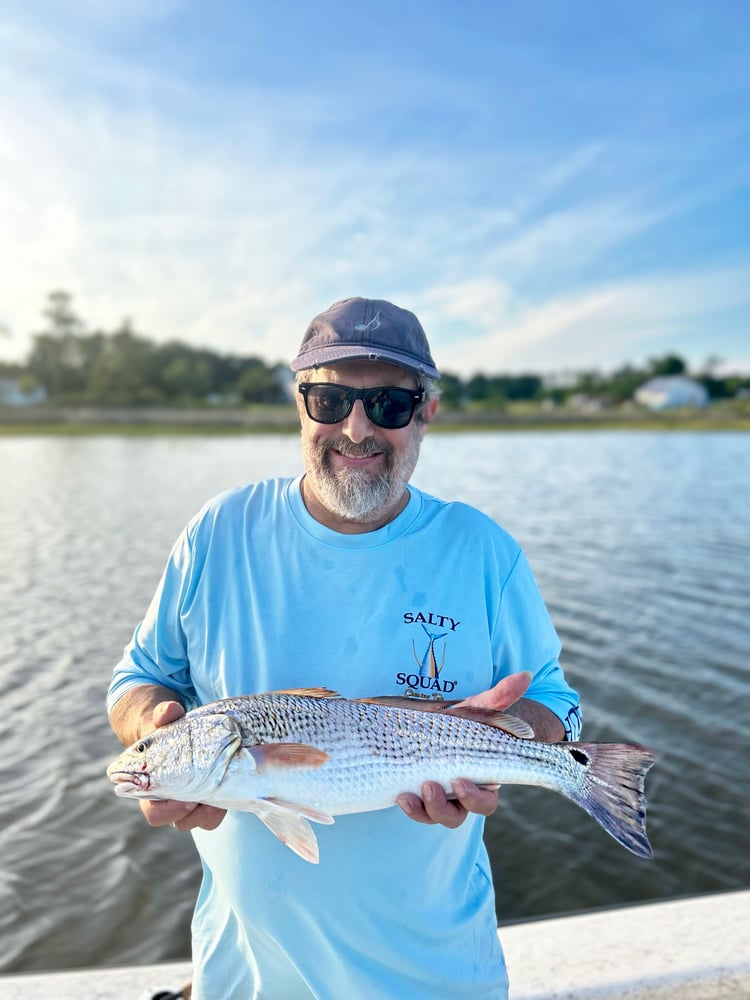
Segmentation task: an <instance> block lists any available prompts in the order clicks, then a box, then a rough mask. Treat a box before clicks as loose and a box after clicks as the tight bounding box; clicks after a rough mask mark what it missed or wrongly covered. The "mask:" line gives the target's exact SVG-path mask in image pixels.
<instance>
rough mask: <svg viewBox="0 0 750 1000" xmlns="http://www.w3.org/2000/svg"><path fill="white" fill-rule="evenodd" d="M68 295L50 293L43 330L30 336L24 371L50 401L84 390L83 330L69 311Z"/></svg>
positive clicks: (75, 316)
mask: <svg viewBox="0 0 750 1000" xmlns="http://www.w3.org/2000/svg"><path fill="white" fill-rule="evenodd" d="M72 302H73V300H72V297H71V296H70V295H69V294H68V292H64V291H55V292H50V294H49V296H48V299H47V306H46V308H45V309H44V312H43V314H44V316H45V317H46V318H47V328H46V329H45V330H42V331H41V332H40V333H36V334H34V337H33V341H32V348H31V353H30V355H29V361H28V366H27V367H28V370H29V373H30V374H31V375H33V376H34V378H35V379H36V380H37V381H38V382H39V383H40V384H41V385H43V386H44V388H45V389H46V390H47V393H48V395H50V396H51V397H59V396H64V395H66V394H70V393H75V392H81V391H82V390H83V389H84V388H85V384H86V375H85V371H84V362H85V352H84V350H83V345H82V339H83V337H84V335H85V327H84V324H83V323H82V321H81V320H80V319H79V318H78V316H77V315H76V314H75V312H74V311H73V305H72Z"/></svg>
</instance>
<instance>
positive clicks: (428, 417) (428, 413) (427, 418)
mask: <svg viewBox="0 0 750 1000" xmlns="http://www.w3.org/2000/svg"><path fill="white" fill-rule="evenodd" d="M439 405H440V400H439V399H430V400H428V401H427V402H426V403H425V404H424V406H423V407H422V409H421V410H420V412H419V419H420V421H421V423H423V424H431V423H432V421H433V420H434V419H435V414H436V413H437V411H438V406H439Z"/></svg>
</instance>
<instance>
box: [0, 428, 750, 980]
mask: <svg viewBox="0 0 750 1000" xmlns="http://www.w3.org/2000/svg"><path fill="white" fill-rule="evenodd" d="M748 459H750V438H749V437H747V436H745V435H742V434H731V433H727V434H695V435H694V434H677V433H673V434H660V433H653V434H651V433H634V434H630V433H627V432H613V433H605V432H601V433H588V434H577V433H564V434H556V433H550V434H545V433H534V434H520V433H519V434H513V435H502V434H478V435H472V434H461V435H455V436H452V435H440V436H438V435H434V436H433V437H431V438H430V437H428V438H427V440H426V442H425V445H424V448H423V453H422V458H421V460H420V465H419V468H418V472H417V475H416V476H415V482H416V484H417V485H419V486H421V487H422V488H424V489H426V490H428V491H430V492H433V493H436V494H438V495H441V496H444V497H446V498H461V499H463V500H467V501H469V502H471V503H473V504H475V505H476V506H478V507H480V508H482V509H483V510H485V511H486V512H487V513H489V514H491V515H492V516H493V517H495V518H496V519H497V520H499V521H500V522H501V523H502V524H503V525H504V526H505V527H507V528H508V529H509V530H510V531H511V532H512V533H513V534H514V535H515V536H516V538H517V539H518V540H519V541H520V542H521V544H522V545H523V546H524V548H525V549H526V551H527V553H528V555H529V557H530V560H531V564H532V566H533V567H534V570H535V572H536V575H537V579H538V581H539V584H540V587H541V589H542V592H543V594H544V596H545V598H546V600H547V603H548V606H549V608H550V611H551V613H552V616H553V619H554V620H555V623H556V625H557V627H558V630H559V632H560V633H561V637H562V639H563V643H564V663H565V667H566V671H567V673H568V675H569V677H570V678H571V680H572V682H573V683H574V685H576V686H577V687H578V689H579V691H580V693H581V695H582V698H583V704H584V710H585V736H586V738H587V739H594V740H623V739H625V740H628V741H630V742H642V743H646V744H648V745H649V746H651V747H653V748H654V749H655V750H656V751H657V753H658V755H659V760H658V764H657V766H656V767H655V768H654V770H653V771H652V772H651V775H650V776H649V780H648V792H649V831H650V835H651V839H652V843H653V845H654V848H655V851H656V858H655V860H654V861H651V862H647V861H642V860H639V859H637V858H634V857H632V856H631V855H629V854H628V853H627V852H626V851H625V850H624V849H622V848H620V847H619V846H618V845H617V844H615V843H614V841H612V840H611V839H610V838H608V837H607V836H606V835H605V834H604V833H603V832H602V831H600V830H599V828H598V827H597V826H596V825H595V824H594V822H593V821H592V820H591V819H589V818H588V817H587V816H585V815H584V814H583V813H582V812H581V811H580V810H578V809H577V808H576V807H575V806H572V805H570V804H569V803H567V802H566V801H565V800H563V799H561V798H559V797H557V796H554V795H552V794H551V793H549V792H545V791H541V790H537V789H526V788H506V789H504V790H502V792H501V796H502V806H501V808H500V810H499V811H498V812H497V813H496V815H495V816H493V817H492V818H491V819H490V821H489V823H488V843H489V846H490V852H491V854H492V857H493V868H494V871H495V881H496V888H497V900H498V917H499V919H500V920H501V921H502V922H510V921H514V920H519V919H523V918H526V917H533V916H541V915H545V914H551V913H559V912H570V911H574V910H580V909H587V908H591V907H597V906H605V905H615V904H620V903H627V902H632V901H636V900H651V899H659V898H665V897H673V896H680V895H688V894H693V893H700V892H708V891H716V890H722V889H731V888H739V887H748V886H749V885H750V862H749V861H748V852H747V828H748V821H750V812H749V809H748V803H749V801H750V780H749V775H748V771H749V769H750V764H749V763H748V753H747V724H746V718H745V717H746V714H747V709H748V680H747V675H748V673H747V672H748V662H750V584H749V583H748V566H750V507H749V505H748V497H749V496H750V461H748ZM299 469H300V460H299V452H298V445H297V440H296V438H295V437H294V436H288V437H287V436H268V437H258V438H255V437H248V438H236V437H231V438H213V437H212V438H203V437H197V438H183V437H180V438H169V437H164V438H156V439H149V440H142V439H130V438H118V437H103V438H93V439H87V438H76V437H72V438H64V437H63V438H43V437H40V438H5V439H0V476H1V479H2V487H1V488H0V609H1V611H0V614H1V615H2V620H1V622H0V624H1V625H2V643H0V971H26V970H40V969H57V968H65V967H74V966H88V965H96V964H121V963H128V962H138V963H146V962H155V961H161V960H165V959H172V958H182V957H185V956H186V955H187V954H188V948H189V930H188V928H189V919H190V913H191V909H192V905H193V900H194V896H195V892H196V889H197V885H198V879H199V873H198V863H197V857H196V855H195V853H194V850H193V847H192V842H191V840H190V838H189V837H186V836H185V835H184V834H180V833H178V832H176V831H174V830H172V829H171V828H167V829H161V830H152V829H151V828H149V827H148V826H147V825H146V824H145V823H144V822H143V821H142V820H141V819H140V814H139V812H138V810H136V809H134V808H129V807H128V806H127V805H126V804H124V803H123V802H122V801H121V800H118V799H116V798H115V796H114V795H113V794H112V792H111V787H110V785H109V783H108V782H107V781H106V779H105V778H104V777H103V771H104V768H105V766H106V764H107V763H108V762H109V760H110V759H111V757H112V756H113V755H114V752H115V750H116V743H115V740H114V737H113V736H112V734H111V733H110V731H109V728H108V726H107V723H106V720H105V717H104V709H103V698H104V692H105V689H106V686H107V683H108V679H109V674H110V671H111V667H112V664H113V662H114V661H115V660H116V659H117V658H118V657H119V654H120V651H121V649H122V647H123V645H124V644H125V643H126V641H127V640H128V639H129V637H130V633H131V631H132V628H133V626H134V624H135V622H136V621H137V620H138V619H139V618H140V616H141V615H142V613H143V611H144V609H145V607H146V604H147V602H148V600H149V599H150V597H151V594H152V592H153V589H154V586H155V584H156V582H157V580H158V577H159V575H160V573H161V568H162V564H163V561H164V559H165V557H166V554H167V551H168V549H169V546H170V545H171V543H172V541H173V540H174V537H175V536H176V534H177V533H178V531H179V530H180V528H181V527H182V525H183V523H184V521H185V520H186V519H187V518H188V517H190V516H191V515H192V514H193V513H194V512H195V510H197V509H198V508H199V507H200V506H201V505H202V503H203V502H204V501H205V500H206V499H207V498H208V497H209V496H211V495H213V494H214V493H216V492H219V491H220V490H222V489H224V488H227V487H229V486H233V485H236V484H238V483H242V482H245V481H250V480H253V479H259V478H264V477H267V476H271V475H294V474H296V473H297V472H298V471H299Z"/></svg>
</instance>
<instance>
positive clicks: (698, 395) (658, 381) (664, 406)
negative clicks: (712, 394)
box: [635, 375, 708, 410]
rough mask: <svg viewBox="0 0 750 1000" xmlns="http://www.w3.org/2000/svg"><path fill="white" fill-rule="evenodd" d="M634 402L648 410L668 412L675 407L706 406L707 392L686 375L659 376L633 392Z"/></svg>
mask: <svg viewBox="0 0 750 1000" xmlns="http://www.w3.org/2000/svg"><path fill="white" fill-rule="evenodd" d="M635 401H636V402H637V403H640V404H641V405H642V406H647V407H648V408H649V409H650V410H670V409H673V408H674V407H676V406H706V405H707V403H708V390H707V389H706V387H705V386H704V385H701V383H700V382H696V381H695V379H692V378H688V377H687V376H686V375H661V376H659V377H658V378H652V379H649V381H648V382H645V383H644V384H643V385H642V386H640V388H638V389H636V391H635Z"/></svg>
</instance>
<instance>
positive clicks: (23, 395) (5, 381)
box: [0, 377, 47, 406]
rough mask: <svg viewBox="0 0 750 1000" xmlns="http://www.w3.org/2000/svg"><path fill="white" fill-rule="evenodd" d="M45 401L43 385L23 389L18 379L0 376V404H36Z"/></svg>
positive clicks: (45, 395)
mask: <svg viewBox="0 0 750 1000" xmlns="http://www.w3.org/2000/svg"><path fill="white" fill-rule="evenodd" d="M46 402H47V392H46V390H45V388H44V386H41V385H40V386H37V387H36V388H35V389H31V390H29V391H25V390H24V389H23V388H22V387H21V385H20V383H19V380H18V379H16V378H5V377H0V406H36V405H37V404H38V403H46Z"/></svg>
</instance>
